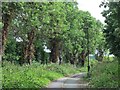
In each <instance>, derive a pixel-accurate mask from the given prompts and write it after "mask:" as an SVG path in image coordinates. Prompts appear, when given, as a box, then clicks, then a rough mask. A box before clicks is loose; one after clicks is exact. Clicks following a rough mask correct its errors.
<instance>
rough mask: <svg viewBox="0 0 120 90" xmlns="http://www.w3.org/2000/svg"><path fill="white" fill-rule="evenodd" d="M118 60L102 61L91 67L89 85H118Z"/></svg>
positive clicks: (109, 86)
mask: <svg viewBox="0 0 120 90" xmlns="http://www.w3.org/2000/svg"><path fill="white" fill-rule="evenodd" d="M118 78H119V77H118V62H117V60H115V61H112V62H108V61H107V62H103V63H99V64H97V65H96V66H95V67H94V68H93V69H92V75H91V80H90V85H92V86H91V87H105V88H106V87H108V88H114V87H118Z"/></svg>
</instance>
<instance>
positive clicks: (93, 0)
mask: <svg viewBox="0 0 120 90" xmlns="http://www.w3.org/2000/svg"><path fill="white" fill-rule="evenodd" d="M101 1H103V0H77V2H78V7H79V9H80V10H83V11H89V12H90V13H91V15H92V16H93V17H95V18H96V19H97V20H100V21H101V22H102V23H104V20H105V18H104V17H103V16H102V14H101V12H102V11H103V10H104V9H103V8H100V7H99V5H100V4H101Z"/></svg>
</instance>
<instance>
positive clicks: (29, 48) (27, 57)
mask: <svg viewBox="0 0 120 90" xmlns="http://www.w3.org/2000/svg"><path fill="white" fill-rule="evenodd" d="M34 38H35V31H34V30H32V31H31V32H29V33H28V42H26V43H25V47H24V50H23V53H24V54H23V55H24V56H23V57H24V62H27V63H28V64H31V62H32V59H33V58H34V53H35V50H34V44H33V42H34Z"/></svg>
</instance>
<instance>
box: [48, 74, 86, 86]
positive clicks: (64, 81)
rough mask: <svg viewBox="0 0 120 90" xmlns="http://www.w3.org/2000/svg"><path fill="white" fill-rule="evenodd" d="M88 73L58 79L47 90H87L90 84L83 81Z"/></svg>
mask: <svg viewBox="0 0 120 90" xmlns="http://www.w3.org/2000/svg"><path fill="white" fill-rule="evenodd" d="M86 75H87V74H86V73H79V74H76V75H73V76H71V77H65V78H61V79H58V80H56V81H54V82H52V83H50V84H49V85H48V87H47V88H86V87H88V83H87V82H85V81H84V80H83V77H84V76H86Z"/></svg>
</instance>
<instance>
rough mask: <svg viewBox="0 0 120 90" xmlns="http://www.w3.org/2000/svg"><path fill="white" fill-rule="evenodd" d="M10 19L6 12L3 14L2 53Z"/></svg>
mask: <svg viewBox="0 0 120 90" xmlns="http://www.w3.org/2000/svg"><path fill="white" fill-rule="evenodd" d="M10 21H11V16H10V15H8V14H4V15H3V24H4V26H3V30H2V53H4V50H5V44H6V40H7V35H8V27H9V25H10Z"/></svg>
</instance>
